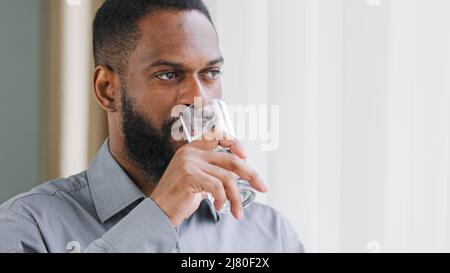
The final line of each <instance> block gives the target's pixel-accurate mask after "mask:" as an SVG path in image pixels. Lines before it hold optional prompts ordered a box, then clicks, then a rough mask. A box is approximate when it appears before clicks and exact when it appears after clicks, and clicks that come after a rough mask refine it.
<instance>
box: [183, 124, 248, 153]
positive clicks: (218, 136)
mask: <svg viewBox="0 0 450 273" xmlns="http://www.w3.org/2000/svg"><path fill="white" fill-rule="evenodd" d="M188 145H191V146H193V147H196V148H198V149H201V150H205V151H213V150H215V149H216V148H217V147H218V146H221V147H223V148H225V149H229V150H230V151H231V152H232V153H233V154H235V155H237V156H238V157H240V158H242V159H246V158H247V153H246V152H245V149H244V147H243V146H242V144H241V142H240V141H239V140H238V139H236V138H234V137H233V136H231V135H230V134H227V133H226V132H223V131H218V130H215V131H213V132H210V133H208V134H205V135H204V136H203V137H202V138H201V139H198V140H195V141H193V142H192V143H190V144H188Z"/></svg>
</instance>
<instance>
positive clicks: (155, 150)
mask: <svg viewBox="0 0 450 273" xmlns="http://www.w3.org/2000/svg"><path fill="white" fill-rule="evenodd" d="M138 27H139V29H140V31H141V39H140V40H139V42H138V46H137V48H136V50H135V51H134V52H133V54H132V55H131V56H130V57H129V63H128V70H127V75H126V76H125V77H124V79H123V80H122V83H121V84H122V92H121V96H122V98H121V110H122V111H121V112H122V124H121V126H120V127H121V128H122V134H123V137H124V143H125V149H126V150H127V151H126V152H127V154H128V156H129V157H130V158H131V159H132V160H133V161H134V162H135V163H137V164H138V165H139V167H141V168H142V169H144V170H145V171H146V172H147V174H148V175H150V176H151V177H152V178H154V179H158V180H159V178H161V176H162V174H163V173H164V170H165V169H166V167H167V165H168V163H169V162H170V160H171V158H172V156H173V153H174V152H175V151H176V150H177V149H178V148H179V147H180V146H181V145H182V144H181V143H177V142H175V141H173V140H172V139H171V135H170V129H171V125H172V124H173V123H174V121H175V119H174V118H171V112H172V109H173V107H174V106H177V105H191V104H193V103H194V98H195V97H202V98H205V99H208V98H221V95H222V90H221V82H220V71H221V65H222V62H223V59H222V56H221V53H220V50H219V46H218V38H217V34H216V31H215V29H214V27H213V26H212V24H211V23H210V22H209V20H208V19H207V18H206V16H205V15H203V14H202V13H200V12H197V11H182V12H180V11H178V12H177V11H158V12H154V13H151V14H149V15H148V16H146V17H144V18H143V19H142V20H141V21H140V22H139V24H138Z"/></svg>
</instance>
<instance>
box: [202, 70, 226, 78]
mask: <svg viewBox="0 0 450 273" xmlns="http://www.w3.org/2000/svg"><path fill="white" fill-rule="evenodd" d="M221 75H222V71H220V70H211V71H207V72H205V73H204V77H206V78H207V79H210V80H217V79H218V78H220V76H221Z"/></svg>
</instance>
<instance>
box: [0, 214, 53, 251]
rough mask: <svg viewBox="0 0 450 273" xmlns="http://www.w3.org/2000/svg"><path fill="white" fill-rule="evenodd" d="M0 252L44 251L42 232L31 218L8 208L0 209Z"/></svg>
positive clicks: (45, 249)
mask: <svg viewBox="0 0 450 273" xmlns="http://www.w3.org/2000/svg"><path fill="white" fill-rule="evenodd" d="M0 252H1V253H46V252H48V251H47V248H46V246H45V244H44V240H43V239H42V234H41V232H40V230H39V228H38V226H37V225H36V223H34V222H33V221H32V220H31V219H28V218H27V217H25V216H23V215H21V214H19V213H17V212H16V211H14V210H12V209H10V208H4V209H1V210H0Z"/></svg>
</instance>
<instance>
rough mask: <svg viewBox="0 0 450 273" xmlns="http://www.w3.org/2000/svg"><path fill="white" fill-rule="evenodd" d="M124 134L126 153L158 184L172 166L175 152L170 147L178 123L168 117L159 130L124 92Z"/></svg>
mask: <svg viewBox="0 0 450 273" xmlns="http://www.w3.org/2000/svg"><path fill="white" fill-rule="evenodd" d="M121 93H122V94H121V95H122V98H121V104H122V108H121V111H122V133H123V136H124V145H125V150H126V151H125V152H126V154H127V156H128V158H129V159H130V160H131V162H132V163H134V164H136V165H137V166H138V167H139V169H141V170H142V171H143V172H144V173H145V174H146V175H147V176H148V178H149V179H151V181H155V182H157V181H159V180H161V177H162V176H163V174H164V172H165V170H166V169H167V166H168V165H169V163H170V161H171V159H172V157H173V155H174V154H175V149H174V147H173V145H172V144H171V142H170V140H171V129H172V126H173V124H174V123H175V122H176V121H177V119H176V118H169V119H166V120H164V121H163V123H162V125H161V128H157V127H156V126H155V124H154V122H153V121H152V120H149V119H146V118H145V116H144V115H143V114H142V113H141V112H139V111H138V109H137V108H136V104H135V103H134V101H133V100H132V99H131V98H130V97H129V96H128V95H127V92H126V90H125V89H122V90H121Z"/></svg>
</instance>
